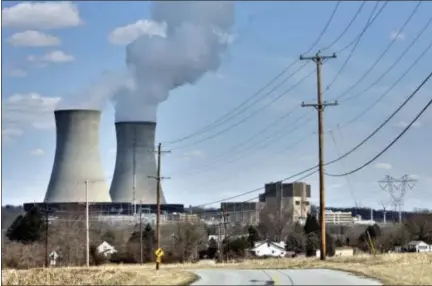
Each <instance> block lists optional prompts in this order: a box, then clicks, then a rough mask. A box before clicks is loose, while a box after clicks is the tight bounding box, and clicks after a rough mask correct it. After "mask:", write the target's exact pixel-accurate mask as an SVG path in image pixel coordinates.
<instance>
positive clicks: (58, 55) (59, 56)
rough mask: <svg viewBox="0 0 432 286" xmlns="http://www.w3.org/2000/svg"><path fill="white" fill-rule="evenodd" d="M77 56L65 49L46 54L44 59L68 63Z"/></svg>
mask: <svg viewBox="0 0 432 286" xmlns="http://www.w3.org/2000/svg"><path fill="white" fill-rule="evenodd" d="M74 59H75V58H74V56H72V55H69V54H67V53H65V52H63V51H52V52H49V53H47V54H46V55H44V57H43V60H44V61H46V62H51V63H66V62H71V61H73V60H74Z"/></svg>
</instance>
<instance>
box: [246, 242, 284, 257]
mask: <svg viewBox="0 0 432 286" xmlns="http://www.w3.org/2000/svg"><path fill="white" fill-rule="evenodd" d="M251 252H252V253H253V254H254V255H256V256H258V257H264V256H271V257H285V254H286V251H285V243H284V242H283V241H282V242H273V241H269V240H265V241H260V242H255V244H254V247H253V248H252V249H251Z"/></svg>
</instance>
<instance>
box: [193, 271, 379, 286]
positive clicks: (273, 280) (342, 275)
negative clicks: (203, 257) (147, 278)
mask: <svg viewBox="0 0 432 286" xmlns="http://www.w3.org/2000/svg"><path fill="white" fill-rule="evenodd" d="M193 272H194V273H195V274H197V275H198V276H200V277H201V279H200V280H198V281H196V282H195V283H193V284H191V285H382V283H380V282H379V281H376V280H372V279H368V278H362V277H358V276H354V275H352V274H350V273H346V272H342V271H335V270H328V269H288V270H276V269H259V270H258V269H250V270H248V269H199V270H194V271H193Z"/></svg>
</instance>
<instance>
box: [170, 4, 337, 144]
mask: <svg viewBox="0 0 432 286" xmlns="http://www.w3.org/2000/svg"><path fill="white" fill-rule="evenodd" d="M339 4H340V1H338V2H337V4H336V6H335V8H334V10H333V12H332V14H331V15H330V18H329V20H328V21H327V23H326V25H325V26H324V28H323V29H322V31H321V32H320V34H319V35H318V37H317V39H316V40H315V42H314V43H313V44H312V45H311V46H310V47H309V49H308V52H309V51H311V50H313V49H314V48H315V47H316V45H317V44H318V43H319V41H320V40H321V38H322V36H323V35H324V34H325V32H326V31H327V29H328V27H329V25H330V23H331V22H332V21H333V18H334V15H335V14H336V11H337V9H338V7H339ZM298 62H299V60H298V59H295V60H294V61H293V62H291V63H290V64H289V65H287V67H285V68H284V69H283V70H282V71H281V72H280V73H278V74H277V75H276V76H275V77H273V78H272V79H271V80H270V81H269V82H268V83H267V84H266V85H264V87H262V88H260V89H259V90H258V91H256V92H255V93H253V94H252V95H251V96H250V97H249V98H247V99H246V100H245V101H243V102H242V103H240V104H239V105H238V106H237V107H235V108H234V109H232V110H230V111H229V112H227V113H226V114H224V115H223V116H222V117H220V118H218V119H216V120H215V121H213V122H212V123H210V124H208V125H206V126H204V127H203V128H201V129H199V130H197V131H195V132H192V133H190V134H189V135H187V136H184V137H181V138H178V139H175V140H170V141H167V142H165V143H164V145H166V144H175V143H179V142H182V141H184V140H187V139H189V138H192V137H195V136H198V135H201V134H203V133H206V132H207V131H209V130H211V129H214V128H216V127H218V126H220V125H221V124H223V123H225V122H227V121H229V120H230V119H232V118H233V117H235V116H237V115H238V114H239V113H237V114H235V115H234V116H231V115H232V113H234V112H236V111H238V110H240V109H242V108H243V107H244V106H245V105H247V104H248V103H249V102H250V101H252V100H253V99H255V98H256V97H258V96H259V95H260V94H261V93H262V92H263V91H264V90H265V89H267V88H268V87H270V86H271V85H272V84H273V83H275V82H276V81H277V80H278V79H280V78H281V77H282V76H283V75H284V74H285V73H286V72H287V71H288V70H290V69H291V68H292V67H293V66H294V65H295V64H297V63H298ZM304 66H305V65H304ZM304 66H302V68H303V67H304ZM300 70H301V69H299V70H297V72H299V71H300ZM297 72H295V73H293V74H291V75H289V76H288V78H285V79H284V81H283V82H286V81H287V80H288V79H289V78H291V77H292V76H293V75H294V74H296V73H297ZM280 85H281V84H279V85H278V86H280ZM240 114H241V112H240ZM227 119H228V120H227Z"/></svg>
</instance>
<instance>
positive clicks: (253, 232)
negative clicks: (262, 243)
mask: <svg viewBox="0 0 432 286" xmlns="http://www.w3.org/2000/svg"><path fill="white" fill-rule="evenodd" d="M248 234H249V235H248V237H247V240H248V244H249V247H254V246H255V242H257V241H258V240H259V234H258V230H257V229H256V228H255V227H253V226H252V225H250V226H249V227H248Z"/></svg>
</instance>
